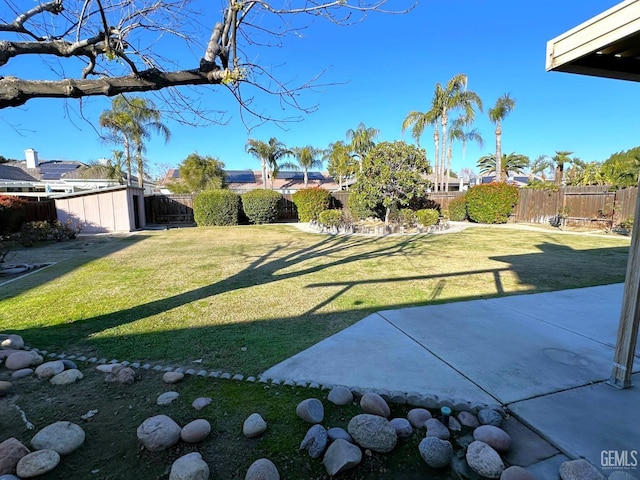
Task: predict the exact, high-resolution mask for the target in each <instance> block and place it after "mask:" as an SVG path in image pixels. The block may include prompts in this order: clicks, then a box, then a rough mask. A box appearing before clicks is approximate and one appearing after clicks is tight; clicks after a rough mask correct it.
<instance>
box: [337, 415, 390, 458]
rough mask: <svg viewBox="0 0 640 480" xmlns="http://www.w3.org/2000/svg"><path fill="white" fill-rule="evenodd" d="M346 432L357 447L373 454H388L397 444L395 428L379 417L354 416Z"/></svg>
mask: <svg viewBox="0 0 640 480" xmlns="http://www.w3.org/2000/svg"><path fill="white" fill-rule="evenodd" d="M347 431H348V432H349V435H351V436H352V437H353V440H354V441H355V442H356V443H357V444H358V445H360V446H361V447H362V448H368V449H370V450H373V451H374V452H380V453H388V452H390V451H391V450H393V449H394V448H395V446H396V443H397V442H398V436H397V435H396V430H395V428H393V426H392V425H391V423H389V420H387V419H386V418H384V417H380V416H379V415H371V414H368V413H363V414H361V415H356V416H355V417H353V418H352V419H351V420H350V421H349V425H348V426H347Z"/></svg>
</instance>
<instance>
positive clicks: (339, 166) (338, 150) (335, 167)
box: [323, 141, 358, 190]
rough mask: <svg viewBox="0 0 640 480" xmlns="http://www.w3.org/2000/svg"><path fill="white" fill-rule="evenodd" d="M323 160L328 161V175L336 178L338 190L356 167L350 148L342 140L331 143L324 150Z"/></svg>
mask: <svg viewBox="0 0 640 480" xmlns="http://www.w3.org/2000/svg"><path fill="white" fill-rule="evenodd" d="M323 160H325V161H327V162H328V165H327V170H328V171H329V175H331V176H332V177H333V178H337V180H338V186H339V187H340V190H342V185H343V182H344V181H345V180H347V179H349V178H351V177H352V176H354V175H355V174H356V170H357V168H358V167H357V165H358V162H357V161H356V160H355V159H354V158H353V155H352V154H351V149H350V148H349V146H348V145H345V143H344V142H342V141H338V142H335V143H331V144H330V145H329V148H328V149H327V150H325V151H324V156H323Z"/></svg>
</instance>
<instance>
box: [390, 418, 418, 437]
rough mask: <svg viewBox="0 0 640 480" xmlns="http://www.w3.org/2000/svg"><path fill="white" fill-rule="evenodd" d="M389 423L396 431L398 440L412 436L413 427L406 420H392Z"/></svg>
mask: <svg viewBox="0 0 640 480" xmlns="http://www.w3.org/2000/svg"><path fill="white" fill-rule="evenodd" d="M389 423H391V426H393V428H394V429H395V430H396V435H397V436H398V438H408V437H410V436H411V435H413V427H412V426H411V423H409V420H407V419H406V418H394V419H392V420H391V421H390V422H389Z"/></svg>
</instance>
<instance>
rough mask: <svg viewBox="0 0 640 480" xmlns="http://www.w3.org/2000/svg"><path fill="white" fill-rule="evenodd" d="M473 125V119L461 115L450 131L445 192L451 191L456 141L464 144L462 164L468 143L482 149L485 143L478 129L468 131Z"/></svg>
mask: <svg viewBox="0 0 640 480" xmlns="http://www.w3.org/2000/svg"><path fill="white" fill-rule="evenodd" d="M471 123H473V120H472V119H469V117H467V116H465V115H460V116H459V117H458V118H456V119H455V120H454V121H453V123H452V124H451V129H450V130H449V151H448V153H447V172H446V177H445V191H446V192H448V191H449V175H450V172H451V151H452V146H453V142H454V140H457V141H460V142H461V143H462V162H463V163H464V160H465V154H466V148H467V142H476V143H477V144H478V146H479V147H480V148H482V145H483V143H484V141H483V140H482V135H480V132H479V131H478V129H477V128H472V129H466V128H465V127H468V126H470V125H471Z"/></svg>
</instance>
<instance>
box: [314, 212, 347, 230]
mask: <svg viewBox="0 0 640 480" xmlns="http://www.w3.org/2000/svg"><path fill="white" fill-rule="evenodd" d="M318 222H319V223H320V224H321V225H323V226H325V227H326V228H338V227H340V226H342V212H341V211H340V210H324V211H323V212H320V215H318Z"/></svg>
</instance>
